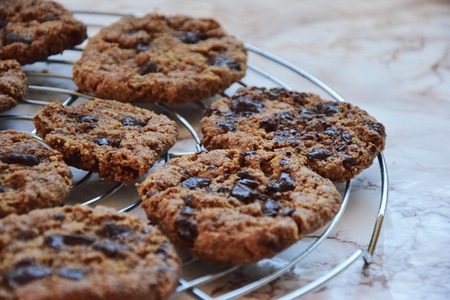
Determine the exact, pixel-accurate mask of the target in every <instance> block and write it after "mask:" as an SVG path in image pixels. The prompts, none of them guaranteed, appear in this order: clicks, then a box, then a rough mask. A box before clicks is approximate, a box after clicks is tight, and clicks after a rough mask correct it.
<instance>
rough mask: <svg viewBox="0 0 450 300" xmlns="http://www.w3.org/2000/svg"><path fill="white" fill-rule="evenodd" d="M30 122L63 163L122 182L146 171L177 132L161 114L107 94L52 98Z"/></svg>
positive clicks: (174, 138)
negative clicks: (63, 100) (68, 100)
mask: <svg viewBox="0 0 450 300" xmlns="http://www.w3.org/2000/svg"><path fill="white" fill-rule="evenodd" d="M34 123H35V126H36V130H37V132H38V133H39V135H40V136H42V137H43V138H44V140H45V141H46V142H47V143H48V144H49V145H50V146H51V147H52V148H54V149H57V150H59V151H60V152H61V153H63V155H64V159H65V161H66V162H67V163H68V164H69V165H71V166H74V167H77V168H80V169H82V170H86V171H92V172H98V173H99V176H100V177H102V178H105V179H109V180H115V181H119V182H123V183H127V184H128V183H130V182H132V181H134V180H137V179H138V178H140V177H141V176H143V175H144V174H146V173H147V172H148V170H149V169H150V168H151V167H152V166H153V164H155V163H156V162H157V160H158V159H159V157H160V156H161V155H162V154H164V153H165V152H166V151H167V150H168V149H169V148H170V147H172V146H173V145H174V144H175V142H176V140H177V135H178V130H177V125H176V123H175V122H174V121H172V120H170V119H169V118H168V117H166V116H165V115H160V114H156V113H154V112H152V111H150V110H147V109H144V108H139V107H136V106H133V105H131V104H128V103H121V102H118V101H113V100H101V99H96V100H92V101H88V102H85V103H82V104H80V105H78V106H63V105H61V104H60V103H58V102H55V103H52V104H50V105H48V106H46V107H44V108H43V109H42V110H41V111H39V112H38V113H37V114H36V115H35V117H34Z"/></svg>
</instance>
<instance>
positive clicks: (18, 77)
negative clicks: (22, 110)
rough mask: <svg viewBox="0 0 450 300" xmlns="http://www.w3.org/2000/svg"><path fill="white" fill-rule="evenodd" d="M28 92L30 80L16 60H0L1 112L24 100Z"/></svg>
mask: <svg viewBox="0 0 450 300" xmlns="http://www.w3.org/2000/svg"><path fill="white" fill-rule="evenodd" d="M27 92H28V80H27V77H26V75H25V73H23V71H22V67H21V66H20V64H19V63H18V62H17V61H15V60H12V59H10V60H0V112H4V111H7V110H8V109H11V108H13V107H14V106H16V105H17V103H18V102H19V101H22V100H23V98H24V96H25V95H26V94H27Z"/></svg>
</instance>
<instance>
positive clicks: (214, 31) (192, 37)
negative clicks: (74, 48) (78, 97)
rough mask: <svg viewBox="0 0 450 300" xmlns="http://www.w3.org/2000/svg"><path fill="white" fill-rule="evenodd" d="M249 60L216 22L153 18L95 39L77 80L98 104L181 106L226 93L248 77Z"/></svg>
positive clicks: (120, 25)
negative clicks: (107, 101) (100, 101)
mask: <svg viewBox="0 0 450 300" xmlns="http://www.w3.org/2000/svg"><path fill="white" fill-rule="evenodd" d="M246 60H247V53H246V49H245V48H244V46H243V44H242V43H241V42H240V41H238V40H237V39H236V38H235V37H233V36H231V35H228V34H226V33H225V32H224V31H223V29H222V28H221V26H220V24H219V23H218V22H217V21H215V20H213V19H207V18H191V17H188V16H181V15H175V16H163V15H159V14H155V13H152V14H147V15H145V16H143V17H141V18H137V17H124V18H123V19H121V20H119V21H118V22H116V23H114V24H112V25H110V26H108V27H106V28H104V29H103V30H101V31H100V32H99V33H98V34H97V35H96V36H94V37H93V38H91V39H90V40H89V42H88V44H87V45H86V47H85V48H84V50H83V54H82V57H81V59H80V60H78V61H77V62H76V63H75V65H74V68H73V79H74V82H75V83H76V85H77V86H78V87H79V88H80V89H81V90H83V91H86V92H89V93H92V94H94V95H95V96H97V97H100V98H106V99H114V100H119V101H122V102H132V101H137V102H169V103H183V102H188V101H194V100H202V99H204V98H207V97H210V96H213V95H215V94H216V93H219V92H222V91H223V90H225V89H226V88H227V87H229V86H230V85H231V84H232V83H234V82H236V81H238V80H239V79H241V78H242V77H243V76H244V74H245V71H246Z"/></svg>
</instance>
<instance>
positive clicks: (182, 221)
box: [175, 215, 198, 243]
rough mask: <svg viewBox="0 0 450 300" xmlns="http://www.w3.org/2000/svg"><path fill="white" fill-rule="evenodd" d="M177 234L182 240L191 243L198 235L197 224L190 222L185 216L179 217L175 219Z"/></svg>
mask: <svg viewBox="0 0 450 300" xmlns="http://www.w3.org/2000/svg"><path fill="white" fill-rule="evenodd" d="M175 224H176V226H177V233H178V236H179V237H180V238H182V239H183V240H185V241H187V242H190V243H193V240H194V239H195V238H196V237H197V235H198V229H197V223H196V222H195V221H192V220H190V219H189V218H188V217H187V216H184V215H180V216H178V217H177V218H176V220H175Z"/></svg>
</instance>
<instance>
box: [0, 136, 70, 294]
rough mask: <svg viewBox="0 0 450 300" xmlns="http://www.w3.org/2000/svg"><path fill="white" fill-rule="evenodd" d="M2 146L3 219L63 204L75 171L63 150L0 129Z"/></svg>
mask: <svg viewBox="0 0 450 300" xmlns="http://www.w3.org/2000/svg"><path fill="white" fill-rule="evenodd" d="M0 145H1V147H0V218H1V217H4V216H6V215H8V214H11V213H17V214H23V213H26V212H28V211H30V210H32V209H36V208H47V207H54V206H59V205H61V204H62V202H63V200H64V199H65V198H66V197H67V195H68V194H69V191H70V185H71V177H72V173H71V172H70V169H69V167H68V166H67V165H66V164H65V163H64V161H63V158H62V155H61V153H59V152H58V151H55V150H51V149H49V148H47V147H46V146H44V145H43V144H42V143H41V142H39V141H37V140H36V139H35V138H33V137H32V136H31V135H30V134H28V133H23V132H18V131H14V130H5V131H0ZM0 248H1V243H0ZM0 298H1V297H0Z"/></svg>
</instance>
